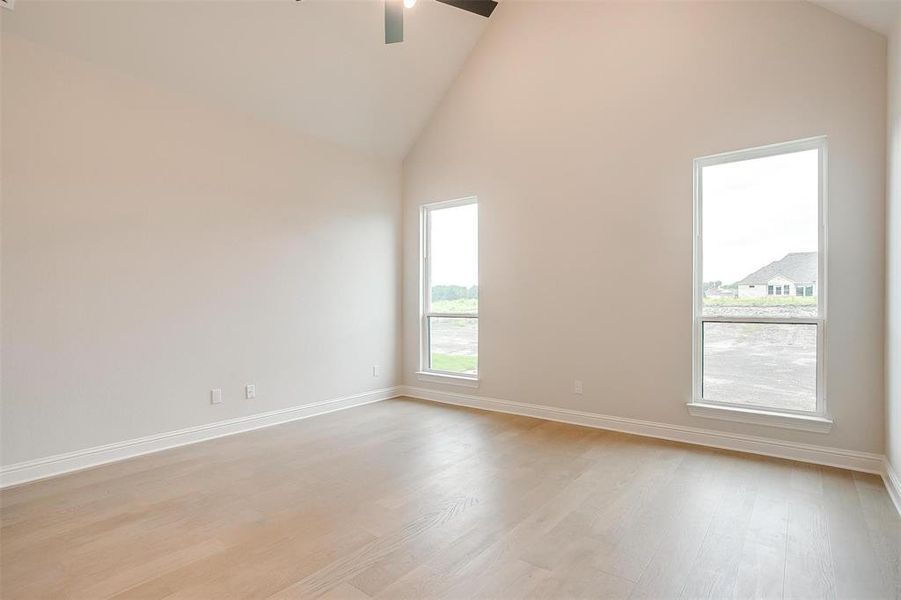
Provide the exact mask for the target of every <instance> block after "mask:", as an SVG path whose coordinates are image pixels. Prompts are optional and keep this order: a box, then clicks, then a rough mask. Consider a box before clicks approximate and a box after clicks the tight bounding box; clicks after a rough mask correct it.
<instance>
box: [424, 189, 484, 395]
mask: <svg viewBox="0 0 901 600" xmlns="http://www.w3.org/2000/svg"><path fill="white" fill-rule="evenodd" d="M422 251H423V252H422V333H421V347H422V357H421V361H420V369H421V371H423V372H425V373H432V374H439V375H452V376H457V377H466V378H469V379H476V378H477V377H478V372H479V205H478V203H477V201H476V199H475V198H466V199H463V200H453V201H451V202H441V203H437V204H429V205H427V206H424V207H423V208H422Z"/></svg>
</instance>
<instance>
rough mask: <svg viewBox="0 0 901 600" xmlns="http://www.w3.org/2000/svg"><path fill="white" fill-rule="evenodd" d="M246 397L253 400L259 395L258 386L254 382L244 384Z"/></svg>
mask: <svg viewBox="0 0 901 600" xmlns="http://www.w3.org/2000/svg"><path fill="white" fill-rule="evenodd" d="M244 397H245V398H247V399H248V400H253V399H254V398H256V397H257V386H255V385H254V384H252V383H248V384H247V385H245V386H244Z"/></svg>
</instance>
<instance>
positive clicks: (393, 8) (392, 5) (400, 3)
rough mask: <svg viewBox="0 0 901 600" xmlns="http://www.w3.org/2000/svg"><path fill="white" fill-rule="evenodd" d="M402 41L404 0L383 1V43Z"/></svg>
mask: <svg viewBox="0 0 901 600" xmlns="http://www.w3.org/2000/svg"><path fill="white" fill-rule="evenodd" d="M402 41H404V0H385V43H386V44H394V43H396V42H402Z"/></svg>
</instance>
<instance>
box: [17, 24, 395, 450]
mask: <svg viewBox="0 0 901 600" xmlns="http://www.w3.org/2000/svg"><path fill="white" fill-rule="evenodd" d="M2 52H3V57H2V61H3V62H2V68H3V86H2V93H3V97H2V101H3V115H2V129H3V140H2V144H3V147H2V151H3V161H2V169H3V206H2V210H3V213H2V218H3V220H2V272H3V287H2V324H3V330H2V348H3V364H2V368H3V372H2V379H3V381H2V398H3V402H2V464H5V465H8V464H11V463H16V462H19V461H23V460H27V459H33V458H37V457H43V456H47V455H52V454H55V453H60V452H65V451H70V450H76V449H82V448H86V447H91V446H95V445H99V444H105V443H109V442H115V441H119V440H126V439H131V438H135V437H138V436H142V435H148V434H153V433H158V432H163V431H168V430H173V429H177V428H182V427H187V426H191V425H198V424H203V423H209V422H213V421H219V420H223V419H228V418H233V417H238V416H242V415H248V414H253V413H259V412H265V411H269V410H274V409H278V408H283V407H289V406H297V405H302V404H307V403H310V402H314V401H320V400H325V399H329V398H334V397H338V396H342V395H348V394H353V393H358V392H363V391H367V390H372V389H377V388H383V387H388V386H391V385H393V384H395V383H397V378H398V376H399V365H398V357H399V354H400V353H399V347H398V344H397V342H396V339H397V336H398V326H399V318H400V315H399V310H398V308H397V307H398V305H399V303H400V301H399V290H400V288H399V275H400V244H399V241H398V240H399V237H400V232H399V225H400V208H399V202H398V198H399V195H400V165H399V164H398V163H396V162H384V161H379V160H374V159H370V158H366V157H364V156H362V155H360V154H356V153H353V152H350V151H347V150H344V149H340V148H338V147H336V146H334V145H331V144H328V143H323V142H319V141H315V140H312V139H309V138H305V137H302V136H300V135H295V134H293V133H291V132H289V131H287V130H285V129H283V128H282V129H279V128H275V127H273V126H269V125H267V124H265V123H262V122H257V121H255V120H254V119H252V118H250V117H245V116H243V115H242V114H239V113H234V112H229V111H227V110H224V109H220V108H218V107H217V106H213V105H210V104H206V103H203V102H200V101H197V100H193V99H190V98H186V97H182V96H180V95H177V94H174V93H170V92H169V91H166V90H165V89H162V88H158V87H155V86H152V85H149V84H145V83H142V82H140V81H136V80H132V79H130V78H128V77H124V76H120V75H118V74H115V73H113V72H108V71H104V70H102V69H101V68H98V67H95V66H92V65H91V64H88V63H85V62H80V61H78V60H75V59H72V58H69V57H67V56H64V55H61V54H57V53H56V52H54V51H51V50H47V49H45V48H42V47H39V46H36V45H33V44H32V43H30V42H27V41H25V40H24V39H23V38H20V37H18V36H16V35H14V34H9V33H7V34H5V35H4V39H3V41H2ZM372 365H380V366H381V368H382V376H381V377H380V378H378V379H376V378H373V377H372V376H371V371H370V367H371V366H372ZM245 383H254V384H256V386H257V399H256V400H244V399H243V386H244V384H245ZM214 387H220V388H222V390H223V394H224V398H225V402H224V404H222V405H218V406H211V405H210V403H209V390H210V389H211V388H214Z"/></svg>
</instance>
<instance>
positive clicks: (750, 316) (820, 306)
mask: <svg viewBox="0 0 901 600" xmlns="http://www.w3.org/2000/svg"><path fill="white" fill-rule="evenodd" d="M825 181H826V140H825V138H815V139H810V140H802V141H799V142H789V143H785V144H776V145H773V146H767V147H763V148H754V149H751V150H743V151H737V152H729V153H725V154H720V155H716V156H711V157H706V158H701V159H697V160H696V161H695V228H696V235H695V308H694V315H695V316H694V335H693V340H694V342H693V344H694V354H693V356H694V359H693V373H694V376H693V386H692V389H693V392H692V399H691V402H690V404H689V410H690V411H691V412H692V414H695V415H701V416H712V417H714V418H729V419H730V420H750V422H755V423H771V424H777V423H776V422H777V421H778V424H779V425H780V426H787V427H797V428H799V429H806V430H809V431H827V430H828V427H831V420H830V419H829V418H828V412H827V409H826V395H825V386H824V381H825V377H824V361H823V355H824V353H823V340H824V339H825V328H826V314H825V311H826V302H825V287H824V285H823V275H824V274H825V272H826V269H825V254H824V251H823V250H824V240H825V235H826V234H825V227H826V226H825V206H826V202H825ZM705 282H719V293H717V294H716V295H712V294H710V293H709V290H710V288H709V286H708V284H706V283H705ZM722 290H728V291H730V292H731V294H730V295H726V294H723V293H721V292H722ZM792 290H794V293H793V292H792ZM726 414H727V415H728V416H723V415H726ZM748 415H753V418H751V417H749V416H748Z"/></svg>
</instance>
